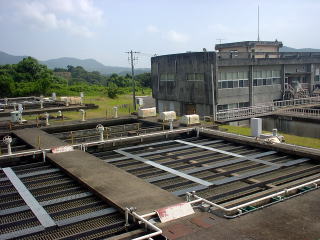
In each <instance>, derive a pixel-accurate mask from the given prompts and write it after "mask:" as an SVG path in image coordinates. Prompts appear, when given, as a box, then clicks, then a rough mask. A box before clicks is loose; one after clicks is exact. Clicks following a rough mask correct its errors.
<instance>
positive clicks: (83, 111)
mask: <svg viewBox="0 0 320 240" xmlns="http://www.w3.org/2000/svg"><path fill="white" fill-rule="evenodd" d="M79 112H81V116H82V119H81V122H85V121H86V111H85V110H84V109H80V110H79Z"/></svg>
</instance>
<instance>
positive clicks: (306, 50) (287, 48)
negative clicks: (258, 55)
mask: <svg viewBox="0 0 320 240" xmlns="http://www.w3.org/2000/svg"><path fill="white" fill-rule="evenodd" d="M280 52H320V49H316V48H291V47H286V46H283V47H282V48H280Z"/></svg>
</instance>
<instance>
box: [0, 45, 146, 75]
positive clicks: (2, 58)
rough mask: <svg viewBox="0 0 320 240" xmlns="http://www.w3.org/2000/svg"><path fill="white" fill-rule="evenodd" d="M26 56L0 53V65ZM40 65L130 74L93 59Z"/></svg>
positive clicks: (50, 61) (64, 60)
mask: <svg viewBox="0 0 320 240" xmlns="http://www.w3.org/2000/svg"><path fill="white" fill-rule="evenodd" d="M25 57H27V56H14V55H10V54H8V53H5V52H2V51H0V65H5V64H16V63H18V62H20V61H21V60H22V59H23V58H25ZM39 62H40V63H41V64H44V65H47V66H48V68H50V69H54V68H67V66H68V65H71V66H74V67H76V66H81V67H83V68H84V69H85V70H86V71H89V72H91V71H98V72H100V73H102V74H105V75H109V74H112V73H116V74H120V75H125V74H127V73H129V74H131V68H129V67H117V66H106V65H104V64H102V63H100V62H98V61H97V60H95V59H78V58H70V57H62V58H56V59H49V60H46V61H39ZM145 72H150V69H149V68H136V69H135V74H141V73H145Z"/></svg>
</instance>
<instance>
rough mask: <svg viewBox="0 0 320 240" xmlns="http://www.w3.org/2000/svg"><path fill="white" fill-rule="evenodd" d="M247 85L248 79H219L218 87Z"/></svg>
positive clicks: (241, 86)
mask: <svg viewBox="0 0 320 240" xmlns="http://www.w3.org/2000/svg"><path fill="white" fill-rule="evenodd" d="M243 87H249V80H236V81H219V82H218V89H222V88H243Z"/></svg>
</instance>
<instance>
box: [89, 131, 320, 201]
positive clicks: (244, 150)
mask: <svg viewBox="0 0 320 240" xmlns="http://www.w3.org/2000/svg"><path fill="white" fill-rule="evenodd" d="M90 151H91V153H92V154H94V155H95V156H97V157H99V158H100V159H102V160H103V161H105V162H108V163H111V164H113V165H114V166H117V167H119V168H122V169H123V170H125V171H127V172H129V173H131V174H133V175H135V176H137V177H139V178H142V179H144V180H145V181H147V182H149V183H152V184H155V185H156V186H159V187H161V188H162V189H165V190H167V191H169V192H171V193H173V194H174V195H177V196H183V195H185V193H186V192H190V191H197V195H200V196H203V197H206V198H208V199H215V200H216V201H217V202H228V201H233V200H235V199H240V198H244V197H255V196H259V195H261V194H263V193H265V192H270V191H273V190H274V191H276V190H278V189H279V188H282V187H286V186H287V185H288V186H290V184H291V185H292V184H296V183H298V182H303V181H304V180H306V179H310V178H311V179H312V178H316V177H319V175H320V166H319V165H317V164H314V163H313V162H312V160H311V159H309V158H301V157H296V156H293V155H287V154H283V153H278V152H276V151H269V150H265V149H262V148H255V147H250V146H247V145H241V144H236V143H232V142H228V141H224V140H221V139H212V138H206V137H200V138H187V139H176V140H168V141H160V142H153V143H145V144H141V145H136V146H132V147H125V148H120V149H116V150H113V151H110V150H107V151H103V150H102V151H101V150H99V151H97V150H90V149H89V152H90Z"/></svg>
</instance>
